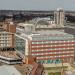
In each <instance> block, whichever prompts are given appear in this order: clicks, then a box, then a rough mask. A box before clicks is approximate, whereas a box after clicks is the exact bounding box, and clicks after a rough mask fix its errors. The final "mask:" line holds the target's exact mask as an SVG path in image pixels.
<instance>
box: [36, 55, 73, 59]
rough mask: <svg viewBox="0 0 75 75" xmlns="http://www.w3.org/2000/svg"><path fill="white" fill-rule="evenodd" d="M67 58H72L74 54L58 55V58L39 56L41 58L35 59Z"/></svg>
mask: <svg viewBox="0 0 75 75" xmlns="http://www.w3.org/2000/svg"><path fill="white" fill-rule="evenodd" d="M69 56H74V54H71V55H59V56H41V57H38V56H37V59H44V58H46V59H49V58H60V57H69Z"/></svg>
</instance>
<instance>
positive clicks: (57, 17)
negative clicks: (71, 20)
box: [54, 8, 65, 27]
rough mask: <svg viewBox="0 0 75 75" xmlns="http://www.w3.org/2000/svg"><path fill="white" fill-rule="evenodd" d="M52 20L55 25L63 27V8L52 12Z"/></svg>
mask: <svg viewBox="0 0 75 75" xmlns="http://www.w3.org/2000/svg"><path fill="white" fill-rule="evenodd" d="M54 21H55V24H56V25H57V27H63V26H64V22H65V15H64V10H63V9H61V8H58V9H57V11H55V12H54Z"/></svg>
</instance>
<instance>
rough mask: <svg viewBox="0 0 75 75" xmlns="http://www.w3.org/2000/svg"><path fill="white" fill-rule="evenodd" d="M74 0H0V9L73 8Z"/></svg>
mask: <svg viewBox="0 0 75 75" xmlns="http://www.w3.org/2000/svg"><path fill="white" fill-rule="evenodd" d="M74 7H75V0H13V1H12V0H8V1H6V2H5V0H0V10H56V9H57V8H63V9H64V10H73V11H75V9H74Z"/></svg>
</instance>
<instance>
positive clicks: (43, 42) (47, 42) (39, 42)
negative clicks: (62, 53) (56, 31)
mask: <svg viewBox="0 0 75 75" xmlns="http://www.w3.org/2000/svg"><path fill="white" fill-rule="evenodd" d="M69 42H75V40H67V41H66V40H65V41H49V40H48V41H36V42H32V44H51V43H69Z"/></svg>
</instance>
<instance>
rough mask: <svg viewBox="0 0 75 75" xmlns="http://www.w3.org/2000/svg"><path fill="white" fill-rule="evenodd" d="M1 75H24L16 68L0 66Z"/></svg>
mask: <svg viewBox="0 0 75 75" xmlns="http://www.w3.org/2000/svg"><path fill="white" fill-rule="evenodd" d="M0 75H22V74H21V73H20V72H19V71H18V70H17V69H16V68H15V67H14V66H10V65H2V66H0Z"/></svg>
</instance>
